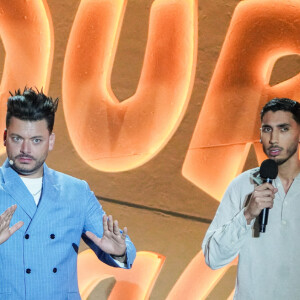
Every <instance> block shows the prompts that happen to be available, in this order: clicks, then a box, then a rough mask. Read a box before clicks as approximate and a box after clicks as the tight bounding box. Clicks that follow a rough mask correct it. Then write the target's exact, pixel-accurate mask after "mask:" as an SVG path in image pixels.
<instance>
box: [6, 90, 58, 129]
mask: <svg viewBox="0 0 300 300" xmlns="http://www.w3.org/2000/svg"><path fill="white" fill-rule="evenodd" d="M10 94H11V97H9V98H8V101H7V113H6V128H8V126H9V123H10V119H11V118H12V117H15V118H18V119H20V120H23V121H40V120H44V119H45V120H46V122H47V127H48V130H49V132H50V133H51V132H52V130H53V126H54V118H55V112H56V110H57V106H58V98H56V99H55V100H53V99H52V98H51V97H47V96H46V95H45V94H44V93H43V90H42V89H41V91H39V90H38V89H33V88H27V87H25V88H24V91H23V93H22V92H21V90H20V89H19V90H17V91H15V93H14V94H12V93H11V92H10Z"/></svg>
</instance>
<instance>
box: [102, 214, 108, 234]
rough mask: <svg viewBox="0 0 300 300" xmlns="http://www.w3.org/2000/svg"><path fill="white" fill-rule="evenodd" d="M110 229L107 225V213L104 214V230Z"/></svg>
mask: <svg viewBox="0 0 300 300" xmlns="http://www.w3.org/2000/svg"><path fill="white" fill-rule="evenodd" d="M105 231H108V226H107V215H104V216H103V232H105Z"/></svg>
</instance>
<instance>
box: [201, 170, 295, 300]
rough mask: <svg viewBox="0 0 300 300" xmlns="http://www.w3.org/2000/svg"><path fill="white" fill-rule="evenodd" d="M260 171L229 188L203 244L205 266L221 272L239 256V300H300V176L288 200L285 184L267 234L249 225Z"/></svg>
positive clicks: (277, 184)
mask: <svg viewBox="0 0 300 300" xmlns="http://www.w3.org/2000/svg"><path fill="white" fill-rule="evenodd" d="M257 173H258V168H256V169H252V170H249V171H247V172H244V173H243V174H241V175H239V176H238V177H237V178H235V179H234V180H233V181H232V182H231V184H230V185H229V187H228V189H227V191H226V192H225V195H224V197H223V199H222V202H221V204H220V206H219V208H218V210H217V213H216V215H215V218H214V220H213V222H212V223H211V225H210V227H209V228H208V231H207V233H206V235H205V237H204V241H203V244H202V248H203V252H204V255H205V260H206V263H207V264H208V265H209V266H210V267H211V268H213V269H217V268H221V267H223V266H225V265H226V264H228V263H229V262H231V261H232V260H233V259H234V258H235V257H236V256H237V255H239V263H238V273H237V281H236V291H235V295H234V299H241V300H248V299H249V300H250V299H251V300H252V299H253V300H258V299H263V300H268V299H270V300H275V299H289V300H293V299H300V174H298V176H297V177H296V178H295V180H294V182H293V183H292V185H291V187H290V189H289V191H288V193H287V194H285V192H284V189H283V186H282V184H281V182H280V179H279V178H278V177H277V178H276V179H275V180H274V181H273V185H274V186H275V187H277V188H278V192H277V193H276V196H275V199H274V206H273V208H272V209H270V211H269V220H268V225H267V227H266V232H265V233H260V235H259V236H257V233H258V231H259V229H257V228H258V227H257V221H255V223H254V221H253V222H252V224H250V225H247V222H246V219H245V216H244V207H245V202H246V201H247V199H248V197H249V195H251V193H252V192H253V190H254V188H255V186H256V184H255V182H254V180H253V178H254V179H255V178H256V174H257Z"/></svg>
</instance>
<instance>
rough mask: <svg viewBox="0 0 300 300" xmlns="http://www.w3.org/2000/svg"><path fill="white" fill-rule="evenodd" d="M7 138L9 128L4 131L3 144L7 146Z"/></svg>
mask: <svg viewBox="0 0 300 300" xmlns="http://www.w3.org/2000/svg"><path fill="white" fill-rule="evenodd" d="M6 138H7V129H5V130H4V132H3V145H4V146H6Z"/></svg>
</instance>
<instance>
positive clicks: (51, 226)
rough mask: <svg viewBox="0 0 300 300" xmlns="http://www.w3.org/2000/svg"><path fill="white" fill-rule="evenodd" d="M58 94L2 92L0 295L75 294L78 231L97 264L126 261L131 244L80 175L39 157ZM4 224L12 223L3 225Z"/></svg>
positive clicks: (9, 298)
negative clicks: (8, 94)
mask: <svg viewBox="0 0 300 300" xmlns="http://www.w3.org/2000/svg"><path fill="white" fill-rule="evenodd" d="M57 104H58V99H56V100H53V99H52V98H50V97H47V96H45V95H44V94H43V92H39V91H35V90H33V89H31V88H30V89H27V88H25V90H24V92H23V93H22V92H21V91H20V90H19V91H17V92H16V93H15V95H12V96H11V97H10V98H9V99H8V103H7V115H6V130H5V132H4V145H5V146H6V152H7V160H6V161H5V163H4V164H3V166H2V167H1V169H0V212H4V213H2V215H1V216H0V299H5V300H21V299H28V300H48V299H49V300H53V299H56V300H60V299H61V300H64V299H80V295H79V291H78V283H77V252H78V246H79V242H80V238H81V237H83V239H84V241H85V242H86V243H87V244H88V245H89V246H90V247H91V248H92V249H93V251H94V252H95V253H96V255H97V256H98V258H99V259H100V260H101V261H103V262H104V263H106V264H108V265H111V266H114V267H123V268H131V266H132V264H133V261H134V258H135V255H136V251H135V247H134V245H133V244H132V242H131V241H130V239H129V237H128V236H127V228H126V227H125V228H124V229H123V231H120V229H119V226H118V222H117V221H116V220H115V221H114V220H113V218H112V216H109V217H107V216H106V215H105V213H104V211H103V209H102V207H101V205H100V204H99V202H98V200H97V198H96V197H95V195H94V193H93V192H92V191H91V190H90V188H89V186H88V184H87V183H86V182H85V181H82V180H79V179H76V178H74V177H71V176H68V175H66V174H63V173H60V172H57V171H54V170H52V169H50V168H48V167H47V165H46V164H45V163H44V162H45V160H46V158H47V155H48V152H49V151H51V150H52V149H53V146H54V141H55V135H54V133H53V132H52V130H53V124H54V117H55V112H56V109H57ZM10 223H12V224H13V225H12V226H11V227H10Z"/></svg>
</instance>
